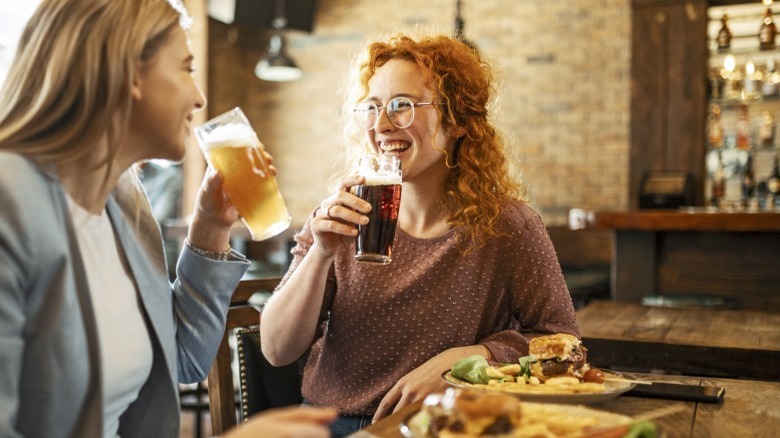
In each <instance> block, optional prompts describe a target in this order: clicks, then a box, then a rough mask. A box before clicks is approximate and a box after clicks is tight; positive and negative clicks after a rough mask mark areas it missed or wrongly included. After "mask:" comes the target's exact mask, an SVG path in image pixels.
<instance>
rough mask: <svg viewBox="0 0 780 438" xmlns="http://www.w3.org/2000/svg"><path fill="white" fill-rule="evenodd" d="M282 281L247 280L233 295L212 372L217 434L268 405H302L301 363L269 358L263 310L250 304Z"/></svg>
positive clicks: (211, 399) (211, 398) (211, 407)
mask: <svg viewBox="0 0 780 438" xmlns="http://www.w3.org/2000/svg"><path fill="white" fill-rule="evenodd" d="M279 280H280V279H279V278H265V279H252V280H242V281H241V282H240V283H239V285H238V287H236V290H235V292H234V293H233V297H232V298H231V300H230V309H229V310H228V316H227V324H226V327H225V334H224V335H223V337H222V342H221V343H220V345H219V350H218V351H217V357H216V358H215V359H214V363H213V364H212V365H211V369H210V370H209V377H208V387H209V411H210V413H211V433H212V435H215V436H216V435H220V434H222V433H223V432H225V431H226V430H227V429H229V428H231V427H233V426H235V425H236V424H238V423H239V422H240V421H243V420H245V419H246V418H248V417H249V416H250V415H251V414H253V413H256V412H259V411H262V410H264V409H268V408H270V407H278V406H286V405H292V404H300V403H301V400H302V398H301V395H300V385H301V380H300V379H301V369H300V365H299V363H293V364H290V365H287V366H284V367H273V366H271V365H270V364H269V363H268V361H267V360H265V358H264V357H263V355H262V352H261V350H260V334H259V331H258V329H259V323H260V315H259V309H258V308H257V306H254V305H253V304H252V303H250V298H251V297H252V296H253V295H254V294H256V293H258V292H269V293H270V292H272V291H273V290H274V289H275V288H276V285H277V284H279ZM233 331H235V335H236V338H237V347H238V348H237V349H238V362H239V376H238V382H239V388H238V389H239V394H240V402H241V414H240V415H237V410H236V407H237V406H236V388H235V387H234V379H233V369H232V367H231V363H232V362H231V361H232V357H233V355H232V352H231V349H230V345H229V342H228V340H229V337H230V335H231V332H233Z"/></svg>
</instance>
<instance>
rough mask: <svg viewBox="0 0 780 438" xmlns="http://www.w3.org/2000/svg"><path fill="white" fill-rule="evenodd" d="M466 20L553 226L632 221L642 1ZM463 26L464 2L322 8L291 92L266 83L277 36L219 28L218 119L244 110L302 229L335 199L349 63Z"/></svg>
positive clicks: (474, 3) (291, 35)
mask: <svg viewBox="0 0 780 438" xmlns="http://www.w3.org/2000/svg"><path fill="white" fill-rule="evenodd" d="M462 15H463V18H464V19H465V22H466V35H467V37H468V38H470V39H471V40H472V41H474V42H475V43H476V44H477V46H478V47H479V49H480V50H481V51H482V52H483V53H484V54H485V55H486V56H487V57H488V58H489V59H491V60H492V61H493V63H494V65H495V67H496V70H495V71H496V76H497V78H498V79H499V80H500V87H499V90H500V99H499V100H498V102H497V106H496V111H495V112H494V118H495V120H496V122H497V126H498V127H499V129H501V130H502V131H503V133H504V136H505V138H506V139H507V141H508V146H509V153H510V156H511V158H512V162H513V164H514V167H515V170H516V171H517V172H518V173H519V174H520V175H521V176H522V179H523V181H524V182H525V183H526V184H527V185H528V186H529V189H530V197H531V201H532V203H533V205H534V206H535V208H536V209H537V210H538V211H539V212H540V213H541V214H542V217H543V218H544V220H545V222H546V223H548V224H550V225H560V224H565V223H566V215H567V212H568V210H569V208H572V207H580V208H592V209H614V208H626V207H627V205H628V199H627V196H628V195H627V192H628V189H627V181H628V126H629V92H630V53H629V49H630V32H631V25H630V21H631V20H630V17H631V10H630V3H629V0H464V1H463V12H462ZM454 17H455V1H454V0H425V1H420V0H395V1H383V0H319V3H318V11H317V16H316V20H315V29H314V32H313V33H311V34H307V33H304V32H299V31H290V32H288V43H289V53H290V55H291V56H292V57H293V58H294V59H295V60H296V62H297V63H298V65H299V66H300V67H301V68H302V69H303V70H304V77H303V78H302V79H300V80H298V81H295V82H290V83H269V82H263V81H260V80H258V79H257V78H256V77H255V76H254V73H253V70H254V66H255V64H256V63H257V61H258V60H259V59H260V57H261V56H262V55H263V53H264V51H265V43H266V41H267V35H266V33H267V32H266V31H264V30H260V29H251V28H243V27H229V26H225V25H222V24H220V23H217V22H214V21H212V22H211V26H210V29H209V59H210V62H209V90H208V98H209V114H210V115H215V114H218V113H221V112H223V111H225V110H227V109H229V108H232V107H234V106H240V107H242V108H243V109H244V111H245V112H246V113H247V115H248V117H249V118H250V120H251V121H252V124H253V125H254V126H255V128H256V130H257V131H258V135H259V136H260V139H261V140H262V141H263V142H264V143H265V144H266V147H267V148H268V150H269V151H270V152H271V153H272V154H273V155H274V156H275V158H276V164H277V167H278V169H279V176H278V178H279V183H280V186H281V189H282V192H283V194H284V196H285V199H286V200H287V203H288V207H289V208H290V211H291V213H292V215H293V226H294V227H300V225H302V223H303V222H304V221H305V220H306V218H307V216H308V214H309V213H310V212H311V210H312V209H313V208H314V207H315V206H316V205H318V204H319V202H320V201H321V200H322V199H324V198H325V197H326V196H327V194H328V193H329V187H330V182H331V178H330V176H331V174H332V173H333V171H334V166H336V165H337V163H338V160H339V158H340V157H341V149H340V148H341V145H340V141H339V138H340V135H339V134H340V131H339V126H338V123H339V122H338V114H339V110H340V106H341V103H342V100H341V94H340V92H341V85H342V83H343V78H344V77H345V75H346V73H347V67H348V64H349V61H350V59H351V58H352V57H353V56H354V55H355V54H356V53H357V52H358V51H359V50H360V49H361V48H362V47H363V46H364V44H365V42H366V41H367V40H368V39H369V38H370V37H371V36H374V35H377V34H386V33H388V32H393V31H395V30H403V29H404V28H413V27H417V26H422V27H424V28H426V29H431V30H432V31H440V32H445V33H450V32H451V31H452V27H453V21H454Z"/></svg>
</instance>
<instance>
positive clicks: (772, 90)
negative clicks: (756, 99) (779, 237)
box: [761, 58, 780, 97]
mask: <svg viewBox="0 0 780 438" xmlns="http://www.w3.org/2000/svg"><path fill="white" fill-rule="evenodd" d="M778 83H780V74H778V73H777V70H776V67H775V60H774V58H772V59H770V60H769V61H767V62H766V69H765V70H764V82H763V84H762V85H761V96H763V97H775V96H777V93H778Z"/></svg>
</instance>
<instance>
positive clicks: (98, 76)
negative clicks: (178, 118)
mask: <svg viewBox="0 0 780 438" xmlns="http://www.w3.org/2000/svg"><path fill="white" fill-rule="evenodd" d="M188 24H189V17H188V16H187V14H186V11H185V9H184V7H183V6H182V5H181V3H180V2H179V1H178V0H43V1H42V2H41V4H40V6H39V7H38V9H37V10H36V12H35V13H34V14H33V16H32V18H31V19H30V21H29V22H28V23H27V26H26V28H25V30H24V32H23V33H22V36H21V39H20V42H19V46H18V50H17V53H16V57H15V59H14V61H13V63H12V65H11V68H10V70H9V72H8V75H7V77H6V80H5V83H4V85H3V87H2V89H0V102H3V105H2V106H1V107H0V150H7V151H12V152H15V153H18V154H21V155H25V156H27V157H29V158H31V159H33V160H35V161H37V162H39V163H47V162H49V163H50V162H74V161H77V160H80V159H81V158H83V157H84V156H85V155H87V154H88V153H89V152H90V148H91V147H94V145H95V144H96V143H98V142H99V141H101V140H105V141H106V143H107V144H108V147H109V152H108V156H106V157H105V158H104V159H103V160H102V161H101V163H98V167H100V166H102V165H105V164H108V165H109V166H110V165H111V162H112V160H113V157H114V155H115V154H116V146H117V141H116V140H117V139H118V138H121V137H122V135H123V132H124V130H125V129H126V126H127V124H128V119H129V115H130V109H131V105H132V100H131V96H130V90H131V85H132V84H133V81H134V78H135V77H134V76H135V72H136V70H137V69H139V68H140V67H141V66H142V65H143V63H144V62H145V61H148V60H149V59H151V58H152V57H153V56H154V55H155V54H156V53H157V51H158V50H159V48H160V47H161V46H162V45H163V44H164V43H165V42H166V41H167V38H168V36H169V35H170V33H171V30H172V29H173V28H174V27H175V26H177V25H182V26H184V27H186V26H187V25H188ZM117 121H118V123H117ZM109 170H110V169H109Z"/></svg>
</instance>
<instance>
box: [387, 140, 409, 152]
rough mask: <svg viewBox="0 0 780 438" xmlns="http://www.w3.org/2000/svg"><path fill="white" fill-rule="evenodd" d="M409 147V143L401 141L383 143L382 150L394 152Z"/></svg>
mask: <svg viewBox="0 0 780 438" xmlns="http://www.w3.org/2000/svg"><path fill="white" fill-rule="evenodd" d="M408 148H409V145H408V144H406V143H404V142H400V143H396V142H394V143H382V150H385V151H391V152H393V151H403V150H406V149H408Z"/></svg>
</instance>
